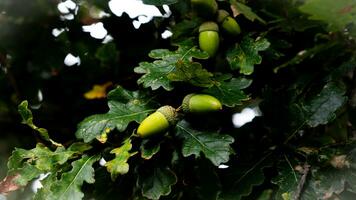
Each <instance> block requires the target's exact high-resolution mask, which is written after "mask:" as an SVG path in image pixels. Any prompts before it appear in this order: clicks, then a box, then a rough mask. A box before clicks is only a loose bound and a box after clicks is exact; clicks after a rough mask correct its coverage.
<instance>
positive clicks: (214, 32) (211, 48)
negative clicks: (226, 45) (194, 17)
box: [199, 22, 220, 56]
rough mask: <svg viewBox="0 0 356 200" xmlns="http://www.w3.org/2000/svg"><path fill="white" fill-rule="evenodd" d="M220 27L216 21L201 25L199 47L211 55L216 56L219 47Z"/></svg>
mask: <svg viewBox="0 0 356 200" xmlns="http://www.w3.org/2000/svg"><path fill="white" fill-rule="evenodd" d="M219 44H220V38H219V27H218V25H217V24H216V23H215V22H205V23H203V24H202V25H200V27H199V47H200V49H201V50H203V51H206V52H207V53H208V54H209V56H214V55H215V54H216V52H217V50H218V48H219Z"/></svg>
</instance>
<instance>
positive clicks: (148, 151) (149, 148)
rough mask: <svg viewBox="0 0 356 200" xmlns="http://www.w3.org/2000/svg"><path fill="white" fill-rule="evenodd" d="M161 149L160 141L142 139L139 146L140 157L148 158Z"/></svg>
mask: <svg viewBox="0 0 356 200" xmlns="http://www.w3.org/2000/svg"><path fill="white" fill-rule="evenodd" d="M160 149H161V141H159V142H157V141H154V140H150V139H148V140H143V141H142V144H141V146H140V151H141V157H142V158H143V159H146V160H149V159H151V158H152V157H153V156H154V155H155V154H156V153H158V152H159V150H160Z"/></svg>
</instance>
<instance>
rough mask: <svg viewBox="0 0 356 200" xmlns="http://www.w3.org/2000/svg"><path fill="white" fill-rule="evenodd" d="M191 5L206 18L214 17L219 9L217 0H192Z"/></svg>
mask: <svg viewBox="0 0 356 200" xmlns="http://www.w3.org/2000/svg"><path fill="white" fill-rule="evenodd" d="M191 5H192V8H193V10H195V11H196V13H197V14H198V15H199V16H201V17H204V18H213V17H214V16H215V14H216V11H217V10H218V4H217V3H216V1H215V0H191Z"/></svg>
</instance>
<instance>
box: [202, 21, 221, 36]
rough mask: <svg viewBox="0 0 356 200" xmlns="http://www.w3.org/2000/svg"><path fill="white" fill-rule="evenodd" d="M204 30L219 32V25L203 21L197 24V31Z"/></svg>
mask: <svg viewBox="0 0 356 200" xmlns="http://www.w3.org/2000/svg"><path fill="white" fill-rule="evenodd" d="M204 31H216V32H219V26H218V25H217V24H216V23H215V22H211V21H209V22H204V23H203V24H202V25H200V26H199V33H201V32H204Z"/></svg>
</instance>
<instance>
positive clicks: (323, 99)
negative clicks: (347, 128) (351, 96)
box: [303, 82, 347, 127]
mask: <svg viewBox="0 0 356 200" xmlns="http://www.w3.org/2000/svg"><path fill="white" fill-rule="evenodd" d="M345 92H346V91H345V88H343V87H340V86H339V85H337V84H336V83H334V82H330V83H328V84H326V85H325V86H324V88H323V89H322V90H321V92H320V93H319V94H318V95H316V96H315V97H314V98H312V99H311V100H310V101H309V102H307V103H306V104H305V105H304V107H303V108H304V109H305V111H306V113H307V116H308V117H307V119H306V123H307V124H308V125H309V126H310V127H316V126H318V125H321V124H327V123H328V122H330V121H332V120H333V119H335V117H336V115H335V111H336V110H337V109H339V108H340V107H341V106H342V105H343V104H344V103H345V101H346V100H347V97H346V96H344V95H345Z"/></svg>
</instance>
